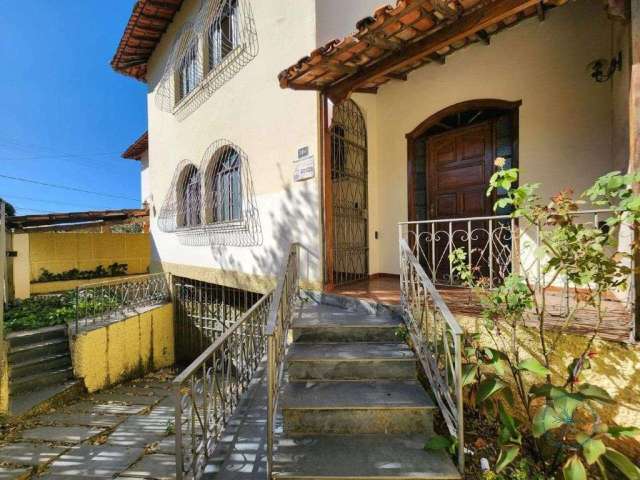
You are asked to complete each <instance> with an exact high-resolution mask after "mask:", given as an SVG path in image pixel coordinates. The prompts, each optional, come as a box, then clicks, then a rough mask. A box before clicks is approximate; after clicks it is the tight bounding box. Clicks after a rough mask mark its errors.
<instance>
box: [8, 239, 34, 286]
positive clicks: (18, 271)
mask: <svg viewBox="0 0 640 480" xmlns="http://www.w3.org/2000/svg"><path fill="white" fill-rule="evenodd" d="M11 237H12V238H13V250H15V251H16V252H17V255H18V256H17V257H14V258H13V288H14V294H15V298H22V299H24V298H29V295H30V294H31V290H30V285H29V284H30V282H31V263H30V260H29V234H28V233H13V234H11Z"/></svg>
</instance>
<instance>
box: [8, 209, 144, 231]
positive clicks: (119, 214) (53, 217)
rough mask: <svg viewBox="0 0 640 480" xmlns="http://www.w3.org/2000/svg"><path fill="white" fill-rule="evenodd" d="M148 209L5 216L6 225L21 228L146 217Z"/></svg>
mask: <svg viewBox="0 0 640 480" xmlns="http://www.w3.org/2000/svg"><path fill="white" fill-rule="evenodd" d="M148 215H149V210H148V209H140V208H138V209H124V210H102V211H89V212H69V213H44V214H38V215H22V216H15V217H8V218H7V227H9V228H16V229H23V228H29V227H42V226H54V225H60V224H64V225H68V224H72V223H90V222H91V223H95V222H99V221H101V222H106V221H109V222H113V221H123V220H129V219H131V218H140V217H146V216H148Z"/></svg>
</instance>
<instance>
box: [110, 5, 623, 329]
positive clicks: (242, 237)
mask: <svg viewBox="0 0 640 480" xmlns="http://www.w3.org/2000/svg"><path fill="white" fill-rule="evenodd" d="M494 3H495V4H494ZM377 4H378V2H377V1H375V0H372V1H358V2H348V3H347V4H346V5H344V2H342V3H340V2H332V1H328V2H327V1H323V2H315V3H314V2H286V1H270V2H266V4H265V3H264V2H262V3H259V4H256V3H255V2H250V1H247V0H245V1H237V2H236V1H234V2H230V3H228V5H227V3H224V5H227V6H225V7H224V8H223V7H220V8H222V10H220V11H217V10H216V8H218V7H217V5H218V3H216V2H204V3H202V2H198V1H195V0H194V1H178V0H172V1H170V2H164V3H162V5H159V4H157V3H154V2H148V1H144V0H143V1H140V2H137V3H136V7H135V9H134V11H133V14H132V17H131V19H130V21H129V24H128V25H127V28H126V30H125V32H124V35H123V37H122V40H121V43H120V45H119V47H118V49H117V52H116V55H115V56H114V58H113V61H112V66H113V67H114V68H115V69H116V70H117V71H119V72H121V73H123V74H125V75H129V76H132V77H134V78H136V79H138V80H141V81H144V82H146V83H147V84H148V86H149V93H148V110H149V125H148V127H149V135H146V134H145V135H143V136H142V137H141V138H140V139H139V140H138V141H137V142H136V143H135V144H134V145H133V146H132V148H131V149H129V150H128V155H132V156H134V157H135V158H137V156H140V158H142V164H143V170H142V178H143V184H147V183H148V187H143V188H148V189H149V190H148V192H149V193H148V194H147V193H145V194H144V195H143V197H144V198H145V199H147V198H148V200H149V202H150V203H151V205H150V207H151V212H152V221H151V232H152V235H153V241H154V249H155V252H156V258H155V261H156V264H157V268H158V269H162V270H164V271H169V272H172V273H174V274H176V275H180V276H184V277H190V278H198V279H201V280H207V281H210V282H212V283H215V284H221V285H228V286H233V287H237V288H242V289H247V290H251V291H256V292H257V291H262V292H264V291H266V290H267V289H268V288H269V285H273V283H274V275H275V268H276V266H277V265H279V258H280V257H281V256H282V252H283V251H284V250H285V248H286V245H287V244H288V243H289V242H290V241H292V240H296V241H300V242H301V243H302V245H304V249H305V262H306V267H305V268H304V269H303V271H304V272H305V274H304V275H305V278H304V280H305V284H306V286H308V287H309V288H312V289H316V290H321V289H326V290H335V289H336V288H338V289H339V288H340V285H342V284H352V282H354V281H357V280H368V279H370V278H376V277H378V278H380V277H382V278H384V277H391V278H393V277H394V276H397V275H398V274H399V268H400V267H399V264H398V255H397V252H398V223H399V222H404V221H412V222H423V221H434V220H438V221H440V220H442V219H449V218H475V217H484V216H491V215H493V214H494V212H493V211H492V204H493V202H492V199H491V198H487V197H486V196H485V195H484V192H485V191H486V188H487V185H488V180H489V177H490V175H491V173H492V171H493V168H494V167H493V161H494V159H495V158H496V157H504V158H505V159H506V161H507V166H518V167H519V168H520V170H521V175H522V178H521V180H522V181H525V182H540V183H541V186H542V190H541V195H542V197H543V198H544V197H547V198H548V197H550V196H551V195H553V194H555V193H557V192H559V191H562V190H565V189H572V190H574V191H575V192H578V193H579V192H582V191H583V190H584V189H585V188H586V187H587V186H589V185H590V184H592V183H593V181H594V180H595V179H596V178H598V177H599V176H600V175H602V174H604V173H607V172H609V171H613V170H621V171H626V170H627V169H628V168H629V158H630V157H629V145H630V143H629V88H630V64H631V63H630V62H631V59H630V57H629V56H630V51H631V50H630V49H631V47H630V26H629V22H628V21H625V20H624V12H623V11H621V10H620V8H618V7H617V6H616V5H615V4H613V3H612V4H611V5H609V4H603V2H601V1H599V0H581V1H578V2H568V3H566V4H564V2H556V1H553V2H536V1H529V2H522V1H513V2H507V1H502V2H492V5H491V6H490V8H489V7H487V8H479V4H478V3H477V2H474V1H472V2H469V4H468V5H467V4H464V6H463V7H455V6H452V5H453V4H449V3H445V2H434V6H427V5H426V4H425V2H420V1H416V2H398V3H397V4H395V5H392V6H388V7H384V8H377ZM429 5H430V4H429ZM376 8H377V9H376ZM476 10H477V11H476ZM471 11H473V13H474V15H469V16H468V18H464V22H462V17H466V16H467V15H466V14H467V13H468V12H471ZM336 12H340V14H339V15H337V14H336ZM371 13H373V16H368V15H371ZM354 26H355V29H356V31H355V33H353V34H352V35H347V36H346V37H344V35H345V34H347V32H350V31H353V29H354ZM436 30H437V31H438V35H432V32H435V31H436ZM341 36H342V37H344V38H343V39H342V40H339V41H338V40H333V38H335V37H341ZM327 42H328V43H327ZM318 45H320V47H319V48H318ZM409 45H411V49H409ZM304 55H307V56H304ZM300 57H303V58H302V59H301V60H298V59H299V58H300ZM383 60H384V62H383ZM288 64H290V65H292V66H291V67H289V68H287V69H285V70H284V71H281V70H282V67H283V66H286V65H288ZM276 76H277V77H278V79H279V83H280V87H282V88H284V90H283V89H280V88H278V85H277V84H276V82H275V81H274V78H275V77H276ZM316 91H317V92H320V95H318V94H317V93H315V92H316ZM332 125H335V128H333V127H332ZM147 145H148V146H147ZM145 148H148V151H149V154H148V155H149V156H148V157H144V158H143V157H142V155H144V154H143V153H142V151H143V150H144V149H145ZM148 158H150V160H148ZM147 161H148V162H149V166H148V168H145V162H147ZM147 178H148V179H147ZM498 213H500V212H498ZM589 215H591V217H590V218H589V221H595V220H594V219H595V217H594V216H593V215H594V214H589ZM596 216H597V215H596ZM585 219H586V214H585ZM585 221H586V220H585ZM425 225H426V224H425ZM437 225H438V227H437V229H436V230H438V231H439V229H444V230H447V229H448V228H449V227H448V226H447V225H446V223H438V224H437ZM423 228H425V226H424V225H423ZM429 228H432V227H431V226H429ZM465 228H466V227H465ZM469 228H470V229H476V228H480V227H479V226H478V225H474V226H473V227H469ZM492 228H498V227H497V226H493V227H492ZM455 229H456V228H454V230H455ZM480 229H481V230H486V229H487V226H486V225H484V224H483V226H482V228H480ZM488 235H489V234H488V233H486V232H485V237H487V238H485V240H484V242H485V243H496V245H495V248H496V250H497V249H498V245H497V243H499V242H488ZM626 241H628V240H626ZM493 246H494V245H492V247H493ZM508 250H509V248H507V250H505V251H503V252H502V253H503V254H506V255H507V256H509V255H510V252H509V251H508ZM494 255H497V253H496V252H494ZM430 256H431V254H430V253H429V254H427V257H430ZM433 256H434V261H433V262H431V263H432V265H431V269H432V271H434V272H436V271H437V272H439V275H440V276H441V277H442V278H445V277H446V278H450V277H451V275H450V272H448V273H447V272H442V271H441V270H442V264H443V263H447V260H446V252H445V251H444V250H437V248H436V251H435V252H434V253H433ZM435 257H437V258H435ZM484 262H485V267H486V266H487V265H486V264H491V263H492V262H491V261H487V260H486V259H485V260H484ZM507 263H508V262H507ZM435 264H437V265H435ZM487 268H488V267H487ZM500 268H502V269H503V270H504V265H503V267H500ZM434 278H435V277H434ZM365 290H366V288H365ZM625 328H626V331H627V336H628V334H629V330H630V329H631V324H630V321H627V323H626V325H625Z"/></svg>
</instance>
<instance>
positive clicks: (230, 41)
mask: <svg viewBox="0 0 640 480" xmlns="http://www.w3.org/2000/svg"><path fill="white" fill-rule="evenodd" d="M239 17H240V15H239V12H238V0H227V1H226V2H225V3H224V6H223V7H222V12H221V14H220V15H219V16H217V17H216V19H215V20H214V22H213V23H212V24H211V28H210V29H209V70H213V69H214V68H215V67H216V66H217V65H219V64H220V63H222V61H223V60H224V59H225V58H226V56H227V55H229V54H230V53H231V52H232V51H233V49H234V48H236V47H237V46H238V45H239V43H240V19H239Z"/></svg>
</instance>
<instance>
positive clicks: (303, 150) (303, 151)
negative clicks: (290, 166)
mask: <svg viewBox="0 0 640 480" xmlns="http://www.w3.org/2000/svg"><path fill="white" fill-rule="evenodd" d="M308 156H309V146H308V145H307V146H304V147H300V148H299V149H298V159H297V160H296V162H299V161H301V160H304V159H306V158H307V157H308Z"/></svg>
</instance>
